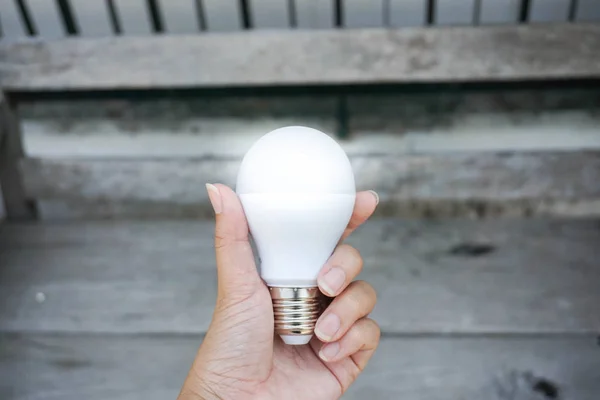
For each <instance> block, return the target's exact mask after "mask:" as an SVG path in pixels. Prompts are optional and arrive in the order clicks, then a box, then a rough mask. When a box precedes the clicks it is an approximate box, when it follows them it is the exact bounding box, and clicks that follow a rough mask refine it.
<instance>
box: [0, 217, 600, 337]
mask: <svg viewBox="0 0 600 400" xmlns="http://www.w3.org/2000/svg"><path fill="white" fill-rule="evenodd" d="M598 227H599V225H598V221H597V220H590V221H584V220H559V221H548V220H536V219H534V220H526V221H523V220H490V221H480V222H472V221H464V220H449V221H446V222H441V221H439V222H436V221H432V222H423V221H406V220H394V219H392V220H377V219H375V220H373V221H370V222H369V223H368V224H366V225H365V226H364V227H362V228H361V229H360V230H359V231H358V232H356V234H355V235H353V236H352V237H351V239H350V243H351V244H353V245H354V246H356V247H357V248H358V249H359V250H360V251H361V252H362V255H363V257H364V260H365V269H364V271H363V273H362V276H361V277H362V278H363V279H365V280H367V281H369V282H371V283H372V284H373V285H374V286H375V287H376V288H377V290H378V293H379V303H378V307H377V308H376V310H375V312H374V313H373V316H374V318H376V319H377V320H378V321H379V323H380V324H381V326H382V329H383V331H384V332H387V333H423V332H425V333H439V332H447V333H475V332H479V333H482V332H487V333H536V332H539V333H568V332H576V333H593V332H597V331H598V330H600V314H599V313H598V304H599V302H600V291H598V282H599V281H600V269H599V268H598V259H599V257H600V250H599V248H598V243H600V242H599V241H600V229H599V228H598ZM212 229H213V227H212V223H210V222H201V221H183V222H176V221H156V222H133V221H120V222H116V221H115V222H94V223H93V222H86V223H69V224H43V225H15V224H12V225H11V224H8V225H6V224H5V225H0V265H2V268H0V304H2V307H1V308H0V331H5V332H6V331H11V332H22V331H28V332H36V331H37V332H39V331H42V332H43V331H58V332H87V331H90V332H111V333H122V332H128V333H144V332H155V333H164V332H179V333H202V332H204V331H205V330H206V329H207V327H208V323H209V320H210V318H211V315H212V311H213V306H214V301H215V296H216V275H215V265H214V256H213V248H212V244H213V239H212ZM38 293H43V297H44V298H43V300H44V301H42V302H39V297H40V295H38Z"/></svg>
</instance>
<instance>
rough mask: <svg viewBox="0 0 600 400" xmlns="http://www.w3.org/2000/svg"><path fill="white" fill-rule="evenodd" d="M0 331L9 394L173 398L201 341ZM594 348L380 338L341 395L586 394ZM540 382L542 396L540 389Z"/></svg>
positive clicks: (561, 342) (561, 341) (508, 397)
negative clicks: (359, 375) (370, 356)
mask: <svg viewBox="0 0 600 400" xmlns="http://www.w3.org/2000/svg"><path fill="white" fill-rule="evenodd" d="M0 339H1V340H2V343H3V344H4V345H3V346H2V347H0V371H1V372H2V373H1V374H0V394H3V395H4V396H3V397H5V398H10V399H14V400H25V399H33V398H36V399H37V398H44V399H48V400H57V399H60V400H76V399H77V400H78V399H82V398H85V399H89V400H101V399H102V400H104V399H106V398H107V397H110V398H113V399H119V400H134V399H140V398H143V399H146V400H155V399H156V400H163V399H174V398H175V397H177V394H178V392H179V389H180V387H181V384H182V383H183V379H184V378H185V376H186V375H187V369H188V368H189V366H190V365H191V362H192V360H193V357H194V355H195V353H196V350H197V348H198V346H199V344H200V341H201V338H200V337H185V336H184V337H170V336H166V337H164V336H161V337H153V336H150V337H127V336H124V337H119V336H117V337H107V336H66V337H65V336H51V335H4V336H2V337H1V338H0ZM597 352H598V348H597V347H595V346H594V340H593V338H591V337H582V338H535V337H534V338H513V339H510V338H464V339H461V338H456V339H453V338H406V339H398V338H384V339H383V340H382V342H381V345H380V347H379V350H378V351H377V352H376V353H375V356H374V358H373V359H372V360H371V362H370V363H369V365H368V366H367V368H366V370H365V372H364V373H363V374H362V375H361V377H360V378H359V379H358V381H357V382H356V383H355V384H354V385H353V386H352V387H351V388H350V390H349V392H348V393H347V394H346V395H344V396H343V399H344V400H358V399H361V400H362V399H367V398H368V399H377V400H379V399H380V400H385V399H401V398H408V397H410V399H412V400H432V399H441V398H452V399H486V400H488V399H489V400H516V399H519V400H521V399H523V400H538V399H539V400H542V399H543V400H548V399H550V400H551V399H562V398H568V399H577V400H595V399H597V393H598V391H600V376H599V375H598V370H599V369H600V357H598V355H597ZM99 377H101V378H102V382H110V387H107V385H105V384H103V383H99V381H98V379H99ZM552 389H555V391H556V395H557V396H560V397H555V396H553V395H552V393H553V391H552ZM548 391H551V392H549V393H550V394H551V395H550V396H546V395H544V393H548ZM440 393H443V395H440ZM563 396H564V397H563Z"/></svg>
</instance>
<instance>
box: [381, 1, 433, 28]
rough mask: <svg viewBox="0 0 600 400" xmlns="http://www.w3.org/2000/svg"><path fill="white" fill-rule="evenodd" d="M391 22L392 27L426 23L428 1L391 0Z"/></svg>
mask: <svg viewBox="0 0 600 400" xmlns="http://www.w3.org/2000/svg"><path fill="white" fill-rule="evenodd" d="M389 7H390V9H389V24H390V26H392V27H395V28H398V27H406V26H423V25H425V24H426V22H427V21H426V16H427V2H426V1H424V0H390V1H389Z"/></svg>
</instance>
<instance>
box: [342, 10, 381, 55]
mask: <svg viewBox="0 0 600 400" xmlns="http://www.w3.org/2000/svg"><path fill="white" fill-rule="evenodd" d="M343 4H344V6H343V8H342V10H343V24H344V27H346V28H379V27H382V26H384V25H385V23H384V18H383V17H384V7H383V5H384V0H345V1H344V2H343ZM373 45H375V46H376V45H377V44H376V43H373Z"/></svg>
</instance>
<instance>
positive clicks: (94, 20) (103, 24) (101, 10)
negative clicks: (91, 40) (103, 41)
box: [71, 0, 113, 37]
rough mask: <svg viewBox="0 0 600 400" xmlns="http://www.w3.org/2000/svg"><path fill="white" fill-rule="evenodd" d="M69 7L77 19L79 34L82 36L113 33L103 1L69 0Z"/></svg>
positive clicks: (100, 35) (99, 35)
mask: <svg viewBox="0 0 600 400" xmlns="http://www.w3.org/2000/svg"><path fill="white" fill-rule="evenodd" d="M71 9H72V10H73V15H74V17H75V20H76V21H77V27H78V28H79V35H81V36H84V37H103V36H112V35H113V28H112V25H111V22H110V16H109V13H108V7H107V3H106V2H105V1H89V0H71Z"/></svg>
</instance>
